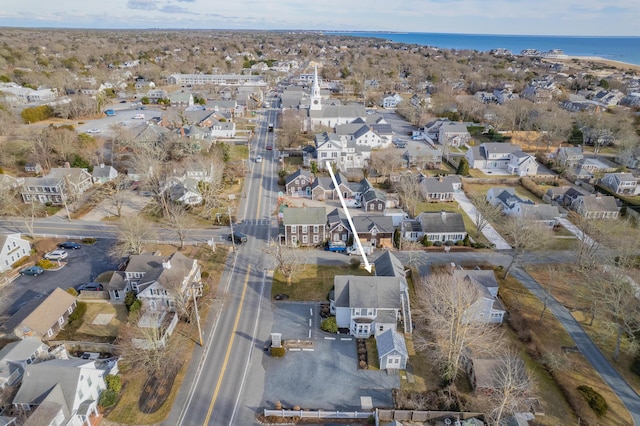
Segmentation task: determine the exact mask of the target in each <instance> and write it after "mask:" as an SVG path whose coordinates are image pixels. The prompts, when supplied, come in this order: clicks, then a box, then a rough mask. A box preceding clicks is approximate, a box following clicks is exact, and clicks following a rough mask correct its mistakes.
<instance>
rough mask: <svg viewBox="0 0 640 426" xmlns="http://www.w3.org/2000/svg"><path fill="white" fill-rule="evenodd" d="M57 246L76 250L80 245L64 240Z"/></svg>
mask: <svg viewBox="0 0 640 426" xmlns="http://www.w3.org/2000/svg"><path fill="white" fill-rule="evenodd" d="M58 247H59V248H63V249H69V250H78V249H79V248H80V247H82V246H81V245H80V244H78V243H75V242H73V241H65V242H64V243H60V244H58Z"/></svg>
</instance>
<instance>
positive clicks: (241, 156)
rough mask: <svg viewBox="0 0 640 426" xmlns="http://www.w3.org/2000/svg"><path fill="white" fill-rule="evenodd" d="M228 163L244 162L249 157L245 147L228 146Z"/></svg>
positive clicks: (247, 149)
mask: <svg viewBox="0 0 640 426" xmlns="http://www.w3.org/2000/svg"><path fill="white" fill-rule="evenodd" d="M229 147H230V149H229V162H234V161H242V160H246V159H247V158H248V157H249V147H248V146H247V145H229Z"/></svg>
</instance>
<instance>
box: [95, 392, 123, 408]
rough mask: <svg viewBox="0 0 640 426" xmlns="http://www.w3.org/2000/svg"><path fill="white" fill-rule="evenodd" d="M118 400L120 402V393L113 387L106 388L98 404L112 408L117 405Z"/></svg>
mask: <svg viewBox="0 0 640 426" xmlns="http://www.w3.org/2000/svg"><path fill="white" fill-rule="evenodd" d="M116 402H118V394H117V393H115V392H114V391H112V390H111V389H105V390H104V391H102V393H101V394H100V399H99V400H98V404H99V405H100V406H101V407H102V408H111V407H113V406H114V405H116Z"/></svg>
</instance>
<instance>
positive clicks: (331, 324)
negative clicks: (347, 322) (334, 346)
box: [320, 317, 338, 333]
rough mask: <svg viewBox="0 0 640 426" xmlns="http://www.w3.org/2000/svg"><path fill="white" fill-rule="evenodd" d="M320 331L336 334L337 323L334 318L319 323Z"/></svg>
mask: <svg viewBox="0 0 640 426" xmlns="http://www.w3.org/2000/svg"><path fill="white" fill-rule="evenodd" d="M320 329H321V330H322V331H326V332H327V333H337V332H338V323H337V322H336V317H329V318H325V319H323V320H322V322H321V323H320Z"/></svg>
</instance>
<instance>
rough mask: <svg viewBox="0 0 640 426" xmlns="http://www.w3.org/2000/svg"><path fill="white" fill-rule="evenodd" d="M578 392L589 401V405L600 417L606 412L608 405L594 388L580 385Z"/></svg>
mask: <svg viewBox="0 0 640 426" xmlns="http://www.w3.org/2000/svg"><path fill="white" fill-rule="evenodd" d="M578 392H580V394H581V395H582V396H583V397H584V399H586V400H587V402H588V403H589V407H591V409H592V410H593V411H595V413H596V414H597V415H598V416H600V417H602V416H604V415H605V414H607V410H609V405H608V404H607V401H606V400H605V399H604V397H603V396H602V395H600V394H599V393H598V392H597V391H596V390H595V389H593V388H592V387H591V386H586V385H581V386H578Z"/></svg>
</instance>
